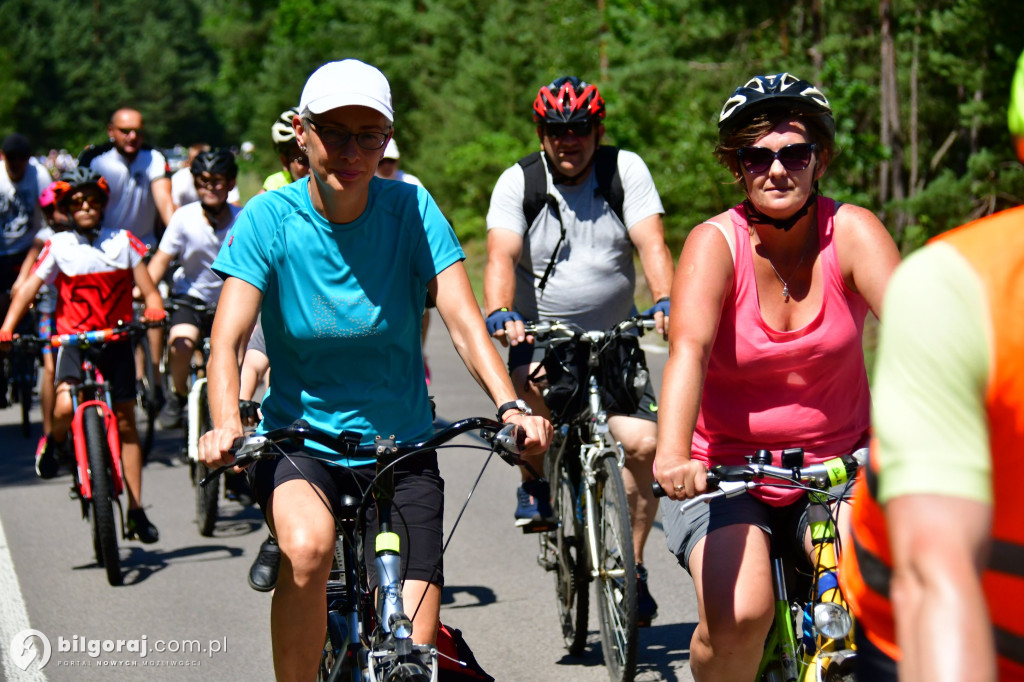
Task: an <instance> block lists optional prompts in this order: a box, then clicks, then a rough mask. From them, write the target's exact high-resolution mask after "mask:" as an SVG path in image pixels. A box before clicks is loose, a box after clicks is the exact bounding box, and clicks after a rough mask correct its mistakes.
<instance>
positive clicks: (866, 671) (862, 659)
mask: <svg viewBox="0 0 1024 682" xmlns="http://www.w3.org/2000/svg"><path fill="white" fill-rule="evenodd" d="M853 631H854V641H856V643H857V659H856V671H855V672H856V678H857V679H858V680H871V682H898V680H899V674H898V671H897V666H896V661H894V660H893V659H891V658H890V657H889V655H888V654H886V653H885V652H884V651H882V650H881V649H879V648H878V647H877V646H875V644H874V642H872V641H871V640H870V639H868V637H867V635H866V634H865V633H864V628H863V627H861V624H860V621H858V622H857V623H855V624H854V628H853Z"/></svg>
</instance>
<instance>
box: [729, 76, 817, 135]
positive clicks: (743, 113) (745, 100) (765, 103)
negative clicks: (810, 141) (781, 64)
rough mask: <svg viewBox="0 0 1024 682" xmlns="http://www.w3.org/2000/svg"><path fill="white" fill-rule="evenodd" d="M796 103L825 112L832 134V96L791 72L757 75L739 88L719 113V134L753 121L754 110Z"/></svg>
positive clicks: (796, 104) (796, 105)
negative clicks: (830, 97) (827, 96)
mask: <svg viewBox="0 0 1024 682" xmlns="http://www.w3.org/2000/svg"><path fill="white" fill-rule="evenodd" d="M779 105H784V106H792V107H795V108H798V109H804V110H806V111H808V112H811V113H816V114H825V116H824V117H823V118H824V120H825V123H826V125H827V127H828V129H829V131H830V133H831V134H832V135H835V130H836V124H835V119H833V118H832V106H831V105H830V104H829V103H828V98H826V97H825V95H823V94H822V92H821V91H820V90H818V88H816V87H814V85H812V84H811V83H808V82H807V81H805V80H801V79H799V78H797V77H796V76H794V75H792V74H790V73H776V74H774V75H770V76H754V77H753V78H751V79H750V80H748V81H747V82H746V83H744V84H743V85H741V86H740V87H738V88H736V91H735V92H733V93H732V96H730V97H729V99H728V100H726V102H725V106H724V107H722V113H721V114H719V116H718V135H719V137H720V138H721V137H724V136H726V135H728V134H729V133H731V132H733V131H735V130H736V129H737V128H739V127H741V126H742V125H743V124H745V123H747V122H748V121H750V119H751V118H752V117H753V115H754V114H756V113H757V112H760V111H763V110H764V109H766V108H769V107H773V106H779Z"/></svg>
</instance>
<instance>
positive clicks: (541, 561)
mask: <svg viewBox="0 0 1024 682" xmlns="http://www.w3.org/2000/svg"><path fill="white" fill-rule="evenodd" d="M537 565H538V566H540V567H541V568H543V569H544V570H545V571H553V570H555V569H556V568H558V564H557V563H555V561H554V560H553V559H549V558H547V557H546V556H544V555H543V554H539V555H537Z"/></svg>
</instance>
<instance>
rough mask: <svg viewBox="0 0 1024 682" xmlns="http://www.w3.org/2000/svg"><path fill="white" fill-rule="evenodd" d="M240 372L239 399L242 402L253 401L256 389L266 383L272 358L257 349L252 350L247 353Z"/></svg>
mask: <svg viewBox="0 0 1024 682" xmlns="http://www.w3.org/2000/svg"><path fill="white" fill-rule="evenodd" d="M240 372H241V376H240V377H239V388H238V397H239V399H241V400H252V399H253V397H254V396H255V394H256V389H257V388H259V387H260V386H261V385H262V384H263V383H264V380H265V379H266V376H267V374H268V373H269V372H270V358H268V357H267V356H266V355H264V354H263V353H261V352H260V351H258V350H256V349H255V348H250V349H249V350H247V351H245V357H244V358H243V359H242V368H241V370H240Z"/></svg>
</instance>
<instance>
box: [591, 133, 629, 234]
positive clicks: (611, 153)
mask: <svg viewBox="0 0 1024 682" xmlns="http://www.w3.org/2000/svg"><path fill="white" fill-rule="evenodd" d="M594 173H595V175H596V177H597V189H595V190H594V196H601V197H603V198H604V200H605V201H606V202H608V205H609V206H610V207H611V209H612V211H614V212H615V215H616V216H618V218H619V222H620V223H622V224H623V225H625V224H626V221H625V219H624V218H623V217H622V204H623V201H624V199H625V193H624V192H623V190H622V178H621V177H620V176H619V148H618V147H612V146H601V147H598V148H597V150H596V151H595V152H594Z"/></svg>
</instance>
